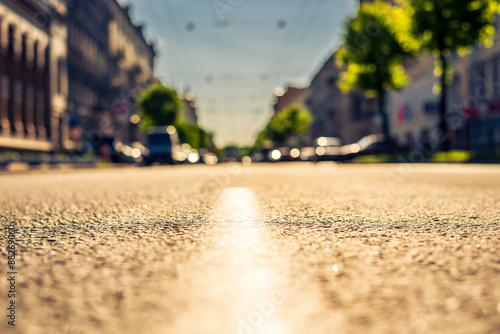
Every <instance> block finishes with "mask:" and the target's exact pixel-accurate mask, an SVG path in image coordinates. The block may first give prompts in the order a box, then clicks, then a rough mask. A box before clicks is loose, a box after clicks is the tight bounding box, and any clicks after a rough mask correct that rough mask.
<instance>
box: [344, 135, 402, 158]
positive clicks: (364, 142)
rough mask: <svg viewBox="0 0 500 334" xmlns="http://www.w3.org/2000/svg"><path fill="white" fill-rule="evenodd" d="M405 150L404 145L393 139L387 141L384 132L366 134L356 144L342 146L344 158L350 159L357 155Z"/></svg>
mask: <svg viewBox="0 0 500 334" xmlns="http://www.w3.org/2000/svg"><path fill="white" fill-rule="evenodd" d="M404 151H405V148H404V147H401V146H399V145H397V144H396V143H394V142H392V141H389V142H388V141H386V140H385V136H384V135H383V134H372V135H369V136H365V137H363V138H361V139H360V140H359V141H357V142H356V143H354V144H351V145H344V146H342V147H341V148H340V152H341V155H342V157H343V159H344V160H350V159H353V158H355V157H357V156H364V155H379V154H391V153H401V152H404Z"/></svg>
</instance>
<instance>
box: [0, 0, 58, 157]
mask: <svg viewBox="0 0 500 334" xmlns="http://www.w3.org/2000/svg"><path fill="white" fill-rule="evenodd" d="M65 15H66V6H65V2H64V1H58V0H51V1H41V0H29V1H28V0H2V2H1V3H0V148H1V149H16V150H26V151H38V152H50V151H54V150H59V149H60V147H61V144H62V140H63V138H62V136H61V122H62V121H63V117H62V115H63V113H64V111H65V109H66V100H67V73H66V56H67V48H66V42H65V41H66V37H67V28H66V21H65Z"/></svg>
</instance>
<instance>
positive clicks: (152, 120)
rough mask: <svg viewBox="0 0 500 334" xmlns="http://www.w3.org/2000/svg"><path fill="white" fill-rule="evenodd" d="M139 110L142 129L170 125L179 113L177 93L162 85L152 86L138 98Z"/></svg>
mask: <svg viewBox="0 0 500 334" xmlns="http://www.w3.org/2000/svg"><path fill="white" fill-rule="evenodd" d="M139 110H140V116H141V119H142V128H143V130H146V129H147V128H148V127H150V126H159V125H171V124H174V123H175V121H176V120H177V118H178V116H179V114H180V111H181V102H180V100H179V97H178V95H177V92H176V91H175V90H174V89H173V88H170V87H167V86H165V85H163V84H153V85H152V86H150V87H148V88H147V89H146V90H144V92H143V93H142V95H141V96H140V98H139Z"/></svg>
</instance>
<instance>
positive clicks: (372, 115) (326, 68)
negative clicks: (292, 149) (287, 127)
mask: <svg viewBox="0 0 500 334" xmlns="http://www.w3.org/2000/svg"><path fill="white" fill-rule="evenodd" d="M340 71H341V69H340V68H339V67H338V66H337V64H336V63H335V57H334V56H333V55H332V56H331V57H330V58H328V60H327V61H326V62H325V64H324V65H323V67H322V68H321V69H320V70H319V72H318V73H317V74H316V75H315V77H314V78H313V80H312V81H311V84H310V86H309V97H308V99H307V107H308V109H309V111H310V112H311V113H312V115H313V117H314V123H313V128H312V133H313V136H314V137H321V136H326V137H339V138H341V139H342V141H343V142H344V143H352V142H355V141H357V140H359V139H360V138H362V137H363V136H366V135H369V134H372V133H379V132H380V120H379V118H378V117H376V102H375V100H374V99H366V98H365V97H364V95H363V94H362V93H357V92H354V93H349V94H343V93H342V92H341V91H340V89H339V88H338V87H337V80H338V76H339V73H340Z"/></svg>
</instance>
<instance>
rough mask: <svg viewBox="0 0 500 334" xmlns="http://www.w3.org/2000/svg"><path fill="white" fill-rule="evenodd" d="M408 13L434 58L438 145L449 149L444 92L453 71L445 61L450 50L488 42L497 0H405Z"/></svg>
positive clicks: (462, 50) (463, 50)
mask: <svg viewBox="0 0 500 334" xmlns="http://www.w3.org/2000/svg"><path fill="white" fill-rule="evenodd" d="M405 5H406V8H407V10H408V16H409V17H412V18H413V27H412V28H413V33H414V35H415V36H416V37H417V38H419V39H420V40H421V43H422V47H423V49H425V50H427V51H430V52H431V53H432V54H433V55H434V57H435V58H437V61H436V69H435V71H434V73H435V75H436V76H438V77H439V81H438V85H436V87H435V88H436V90H437V91H438V92H440V95H441V99H440V100H441V109H440V124H439V127H440V130H441V131H442V134H443V135H444V141H443V143H442V147H441V149H442V150H444V151H447V150H449V148H450V142H449V138H448V124H447V121H446V110H447V105H446V104H447V96H446V95H447V94H446V93H447V92H446V87H447V86H448V85H450V84H451V82H452V79H453V75H452V69H451V66H450V64H449V61H448V57H449V56H450V55H451V54H452V53H458V54H459V55H465V54H467V53H469V52H470V51H471V50H472V48H473V47H474V46H475V45H476V44H477V43H479V44H481V45H484V46H488V47H489V46H491V45H492V44H493V39H494V35H495V28H494V23H495V14H496V13H497V12H498V11H499V7H500V2H499V1H498V0H433V1H429V0H406V1H405Z"/></svg>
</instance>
